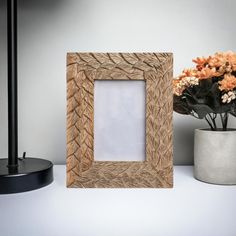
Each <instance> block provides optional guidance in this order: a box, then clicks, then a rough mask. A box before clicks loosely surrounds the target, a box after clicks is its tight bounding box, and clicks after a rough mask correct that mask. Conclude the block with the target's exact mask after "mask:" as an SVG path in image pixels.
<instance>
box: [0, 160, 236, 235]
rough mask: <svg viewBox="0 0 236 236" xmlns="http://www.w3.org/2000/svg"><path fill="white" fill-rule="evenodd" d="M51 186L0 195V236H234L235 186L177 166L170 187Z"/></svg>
mask: <svg viewBox="0 0 236 236" xmlns="http://www.w3.org/2000/svg"><path fill="white" fill-rule="evenodd" d="M54 175H55V180H54V182H53V183H52V184H51V185H49V186H47V187H45V188H42V189H39V190H35V191H32V192H27V193H20V194H11V195H0V235H1V236H19V235H22V236H28V235H30V236H44V235H49V236H64V235H78V236H100V235H101V236H116V235H117V236H120V235H125V236H126V235H127V236H132V235H134V236H157V235H158V236H162V235H163V236H172V235H173V236H195V235H196V236H235V235H236V223H235V221H236V186H218V185H210V184H206V183H202V182H199V181H197V180H195V179H194V178H193V177H192V167H190V166H188V167H187V166H186V167H184V166H177V167H175V171H174V188H173V189H67V188H66V187H65V166H63V165H61V166H54Z"/></svg>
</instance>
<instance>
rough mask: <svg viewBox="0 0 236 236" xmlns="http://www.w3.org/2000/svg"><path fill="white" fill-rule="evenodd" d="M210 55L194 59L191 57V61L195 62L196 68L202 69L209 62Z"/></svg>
mask: <svg viewBox="0 0 236 236" xmlns="http://www.w3.org/2000/svg"><path fill="white" fill-rule="evenodd" d="M210 58H211V57H197V58H196V59H193V62H194V63H196V64H197V65H196V68H197V69H198V70H202V69H203V68H204V67H206V65H207V64H208V63H209V60H210Z"/></svg>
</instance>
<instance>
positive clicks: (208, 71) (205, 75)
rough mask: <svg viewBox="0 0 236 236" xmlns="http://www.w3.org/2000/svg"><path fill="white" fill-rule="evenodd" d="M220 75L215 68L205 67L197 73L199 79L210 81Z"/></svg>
mask: <svg viewBox="0 0 236 236" xmlns="http://www.w3.org/2000/svg"><path fill="white" fill-rule="evenodd" d="M220 75H221V74H220V73H219V72H217V71H216V68H209V67H205V68H203V69H202V70H201V71H198V78H199V79H211V78H212V77H215V76H220Z"/></svg>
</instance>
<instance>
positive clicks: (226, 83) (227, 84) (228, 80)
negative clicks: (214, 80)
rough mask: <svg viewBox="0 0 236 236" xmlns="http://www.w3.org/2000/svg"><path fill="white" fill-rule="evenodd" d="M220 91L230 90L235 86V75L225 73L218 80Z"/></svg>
mask: <svg viewBox="0 0 236 236" xmlns="http://www.w3.org/2000/svg"><path fill="white" fill-rule="evenodd" d="M219 85H220V86H219V89H220V90H221V91H232V90H233V89H235V88H236V77H235V76H234V75H231V74H225V75H224V79H223V80H221V81H219Z"/></svg>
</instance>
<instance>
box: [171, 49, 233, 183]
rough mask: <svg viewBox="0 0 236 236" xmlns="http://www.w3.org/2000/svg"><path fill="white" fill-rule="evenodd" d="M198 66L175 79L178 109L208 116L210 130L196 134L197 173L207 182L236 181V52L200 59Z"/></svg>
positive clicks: (176, 108)
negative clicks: (232, 123) (235, 121)
mask: <svg viewBox="0 0 236 236" xmlns="http://www.w3.org/2000/svg"><path fill="white" fill-rule="evenodd" d="M193 62H194V63H195V64H196V66H195V67H194V68H191V69H185V70H184V71H183V72H182V74H181V75H179V76H178V77H177V78H175V79H174V80H173V93H174V111H176V112H178V113H180V114H184V115H191V116H193V117H195V118H197V119H204V120H205V121H206V122H207V123H208V125H209V129H196V130H195V134H194V176H195V178H197V179H199V180H202V181H204V182H209V183H215V184H236V130H235V129H232V128H228V120H229V117H230V116H232V117H236V53H234V52H224V53H216V54H214V55H212V56H208V57H201V58H199V57H198V58H196V59H194V60H193Z"/></svg>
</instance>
